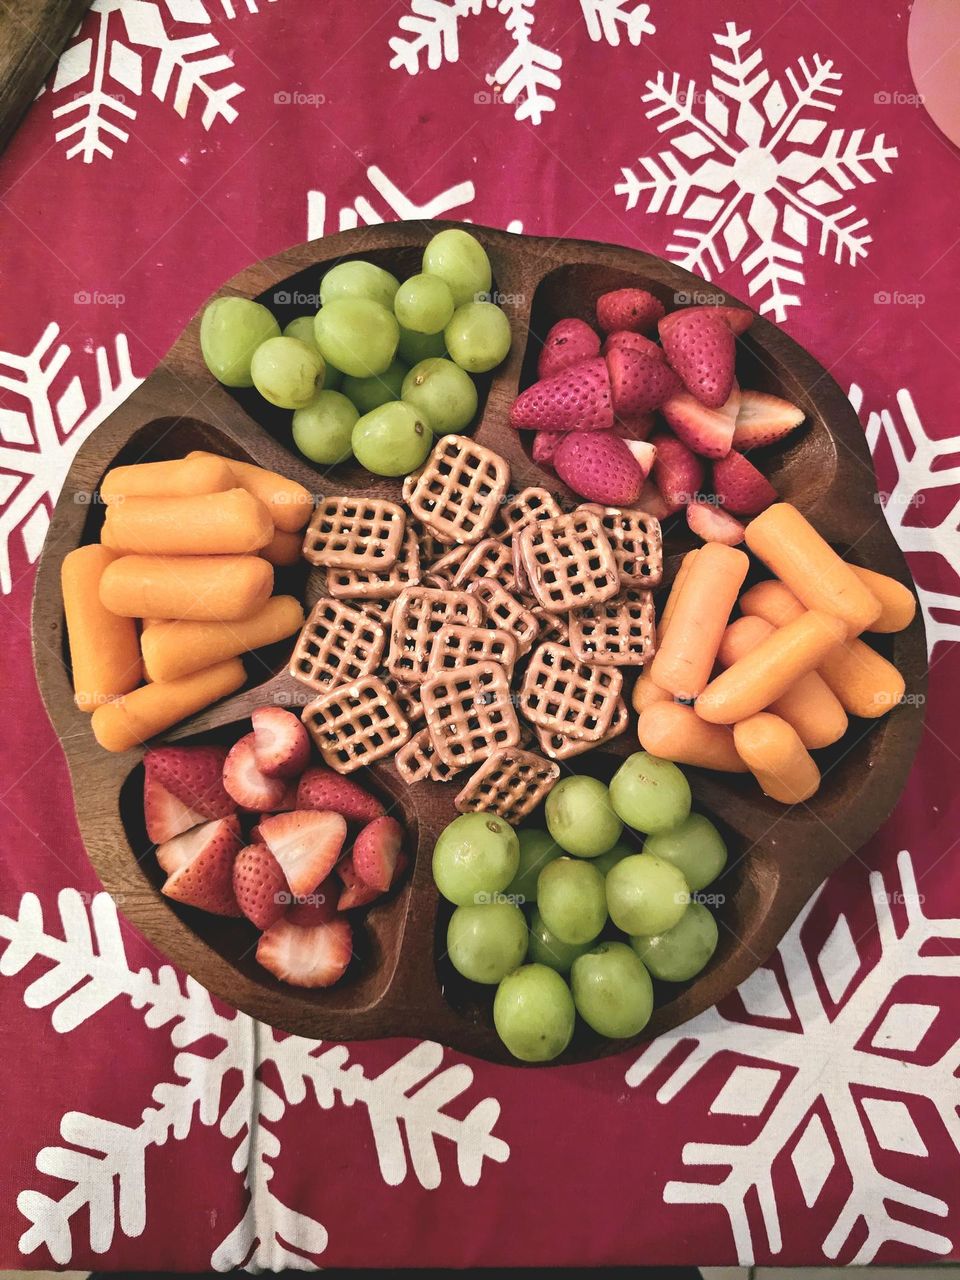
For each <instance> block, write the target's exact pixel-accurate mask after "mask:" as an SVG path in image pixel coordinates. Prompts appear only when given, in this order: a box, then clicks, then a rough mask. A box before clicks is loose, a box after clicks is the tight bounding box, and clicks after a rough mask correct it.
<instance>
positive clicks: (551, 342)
mask: <svg viewBox="0 0 960 1280" xmlns="http://www.w3.org/2000/svg"><path fill="white" fill-rule="evenodd" d="M599 350H600V339H599V337H598V336H597V334H595V333H594V331H593V330H592V329H591V328H590V326H589V325H588V324H587V323H586V321H584V320H576V319H574V318H573V317H570V318H569V319H567V320H558V321H557V323H556V324H555V325H554V326H553V327H552V329H550V331H549V332H548V333H547V336H546V337H545V338H544V340H543V349H542V350H541V352H540V357H539V359H538V360H537V377H538V378H552V377H553V376H554V375H555V374H558V373H560V372H561V371H562V370H563V369H569V368H570V367H572V366H573V365H575V364H581V363H582V362H583V361H584V360H589V359H590V358H591V356H595V355H597V353H598V352H599Z"/></svg>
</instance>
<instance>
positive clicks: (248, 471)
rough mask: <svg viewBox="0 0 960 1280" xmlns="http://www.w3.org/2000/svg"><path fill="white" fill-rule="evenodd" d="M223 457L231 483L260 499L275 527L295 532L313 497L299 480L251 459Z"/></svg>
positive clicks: (194, 455)
mask: <svg viewBox="0 0 960 1280" xmlns="http://www.w3.org/2000/svg"><path fill="white" fill-rule="evenodd" d="M189 456H190V457H191V458H197V457H202V458H205V457H209V456H210V455H209V454H205V453H191V454H190V455H189ZM214 456H216V455H214ZM226 461H227V465H228V466H229V467H230V470H231V471H232V472H233V475H234V481H235V483H236V484H239V485H241V486H242V487H243V488H244V489H246V490H247V492H248V493H252V494H253V496H254V497H255V498H259V499H260V501H261V502H262V503H263V504H264V506H265V507H266V508H267V509H268V510H269V512H270V519H271V520H272V521H273V523H274V524H275V525H276V526H277V528H278V529H282V530H283V531H284V532H285V533H296V532H297V530H298V529H302V528H303V526H304V525H305V524H306V523H307V521H308V520H309V519H310V517H311V515H312V514H313V498H312V496H311V494H310V492H309V490H307V489H305V488H304V487H303V485H302V484H297V482H296V480H288V479H287V477H286V476H282V475H279V474H278V473H277V472H276V471H267V470H266V468H265V467H256V466H254V465H253V463H252V462H238V461H237V460H236V459H235V458H228V459H227V460H226Z"/></svg>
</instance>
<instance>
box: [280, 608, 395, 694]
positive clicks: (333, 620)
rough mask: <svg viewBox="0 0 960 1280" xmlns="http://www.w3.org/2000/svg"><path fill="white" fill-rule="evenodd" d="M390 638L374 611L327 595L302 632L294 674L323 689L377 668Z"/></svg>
mask: <svg viewBox="0 0 960 1280" xmlns="http://www.w3.org/2000/svg"><path fill="white" fill-rule="evenodd" d="M386 642H387V633H386V628H385V627H384V625H383V623H382V622H381V621H379V620H378V619H375V617H374V615H373V614H371V613H369V612H368V611H367V610H365V609H362V608H361V609H356V608H354V606H353V605H351V604H347V602H346V601H345V600H330V599H328V598H327V597H323V598H321V599H320V600H318V601H317V603H316V604H315V605H314V606H313V608H312V609H311V611H310V616H309V617H308V618H307V621H306V622H305V623H304V627H303V630H302V631H301V632H300V637H299V639H298V640H297V643H296V646H295V647H294V650H293V656H292V658H291V659H290V674H291V675H292V676H294V677H295V678H296V679H297V680H300V681H301V682H302V683H303V684H305V685H308V686H309V687H310V688H311V689H315V690H316V691H317V692H318V693H322V692H324V691H325V690H327V689H329V688H330V687H331V686H332V685H336V684H343V683H344V682H345V681H348V680H357V679H359V678H360V677H361V676H366V675H370V674H371V673H372V672H374V671H376V669H377V667H378V666H379V665H380V659H381V657H382V656H383V650H384V646H385V645H386Z"/></svg>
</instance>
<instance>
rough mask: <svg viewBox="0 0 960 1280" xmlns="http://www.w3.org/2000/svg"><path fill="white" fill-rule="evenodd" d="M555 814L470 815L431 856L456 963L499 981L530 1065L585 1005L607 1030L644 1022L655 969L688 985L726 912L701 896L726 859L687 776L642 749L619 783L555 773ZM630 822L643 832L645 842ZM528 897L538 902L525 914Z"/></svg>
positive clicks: (501, 1002)
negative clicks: (450, 909)
mask: <svg viewBox="0 0 960 1280" xmlns="http://www.w3.org/2000/svg"><path fill="white" fill-rule="evenodd" d="M546 824H547V829H546V830H545V831H544V830H542V829H539V828H521V829H520V830H519V831H514V830H513V828H512V827H510V826H508V825H507V823H506V822H504V821H503V819H502V818H499V817H497V815H496V814H492V813H469V814H464V815H463V816H462V817H459V818H456V819H455V820H454V821H453V822H451V823H450V825H449V826H448V827H446V828H445V830H444V831H442V832H441V834H440V838H439V839H438V841H437V844H436V847H435V849H434V852H433V876H434V880H435V881H436V885H437V888H438V889H439V891H440V893H441V894H443V896H444V897H445V898H447V899H448V900H449V901H450V902H452V903H454V905H455V906H456V910H455V911H454V913H453V915H452V916H451V917H450V923H449V926H448V929H447V951H448V954H449V957H450V961H451V963H452V964H453V967H454V968H455V969H456V970H457V972H458V973H461V974H462V975H463V976H464V977H465V978H468V979H470V980H471V981H472V982H479V983H484V984H487V985H496V986H497V992H496V996H495V998H494V1002H493V1018H494V1023H495V1025H496V1028H497V1033H498V1034H499V1036H500V1039H501V1040H502V1041H503V1043H504V1044H505V1045H506V1047H507V1049H508V1050H509V1051H510V1053H512V1054H513V1055H514V1057H516V1058H520V1059H522V1060H523V1061H524V1062H548V1061H549V1060H550V1059H551V1058H555V1057H557V1055H558V1054H561V1053H562V1052H563V1051H564V1049H565V1048H566V1047H567V1045H568V1044H569V1043H570V1039H571V1037H572V1035H573V1031H574V1025H575V1021H576V1015H577V1014H578V1013H579V1015H580V1017H581V1018H582V1019H583V1020H584V1022H586V1023H587V1025H588V1026H590V1027H592V1028H593V1030H594V1031H596V1032H597V1033H598V1034H599V1035H602V1036H609V1037H612V1038H615V1039H620V1038H624V1037H627V1036H634V1035H637V1034H638V1033H639V1032H640V1031H642V1030H643V1028H644V1027H645V1026H646V1024H647V1022H648V1021H649V1018H650V1015H651V1013H652V1012H653V983H652V981H651V976H652V977H653V978H657V979H659V980H661V981H664V982H686V981H688V980H689V979H690V978H693V977H694V976H695V975H696V974H698V973H699V972H700V971H701V969H703V968H704V966H705V965H706V964H707V962H708V961H709V959H710V957H711V956H712V955H713V953H714V950H715V949H716V945H717V936H718V934H717V922H716V920H715V919H714V917H713V915H712V913H711V912H710V910H709V908H708V907H707V906H706V905H705V904H704V903H703V902H701V901H698V900H697V898H696V896H695V895H696V894H698V893H700V892H701V891H702V890H703V889H705V888H706V887H707V886H708V885H709V884H710V883H711V881H713V880H714V879H716V877H717V876H718V875H719V874H720V872H721V871H722V870H723V868H724V866H725V865H726V861H727V849H726V845H725V843H724V841H723V838H722V836H721V835H720V833H719V831H717V829H716V827H715V826H714V825H713V823H712V822H710V820H709V819H708V818H705V817H704V816H703V815H702V814H698V813H691V812H690V787H689V785H688V783H687V780H686V778H685V777H684V776H683V773H682V772H681V771H680V770H679V769H678V768H677V766H676V765H675V764H671V763H670V762H669V761H667V760H660V759H658V758H657V757H655V756H650V755H647V753H646V752H644V751H638V752H637V753H636V754H635V755H632V756H630V757H629V759H627V760H625V761H624V763H623V764H622V765H621V766H620V768H619V769H618V771H617V773H616V774H615V775H614V777H613V779H612V781H611V783H610V786H609V787H607V786H605V785H604V784H603V783H602V782H600V781H599V780H598V779H596V778H590V777H584V776H577V777H568V778H565V779H564V780H563V781H562V782H559V783H558V784H557V785H556V786H555V787H554V789H553V790H552V791H551V793H550V795H549V796H548V797H547V803H546ZM625 825H626V826H628V827H631V828H633V830H634V831H639V832H642V833H644V835H645V839H644V841H643V845H642V852H640V853H637V852H636V848H637V844H638V842H637V841H636V840H634V841H632V842H628V841H625V840H624V839H623V829H624V826H625ZM521 906H532V908H533V910H532V912H531V914H530V917H529V920H528V919H527V917H526V915H525V914H524V912H523V911H522V910H521Z"/></svg>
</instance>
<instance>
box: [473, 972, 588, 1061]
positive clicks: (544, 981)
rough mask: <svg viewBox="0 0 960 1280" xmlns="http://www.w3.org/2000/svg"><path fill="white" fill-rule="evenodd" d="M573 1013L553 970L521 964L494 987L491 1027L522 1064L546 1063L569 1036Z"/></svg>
mask: <svg viewBox="0 0 960 1280" xmlns="http://www.w3.org/2000/svg"><path fill="white" fill-rule="evenodd" d="M575 1021H576V1010H575V1009H574V1007H573V996H572V995H571V994H570V988H569V987H568V986H567V984H566V983H565V982H564V980H563V978H561V977H560V975H559V973H556V972H555V971H554V970H553V969H549V968H547V966H546V965H543V964H525V965H522V966H521V967H520V968H519V969H514V971H513V973H511V974H508V975H507V977H505V978H504V980H503V981H502V982H501V983H500V985H499V987H497V994H496V996H494V1000H493V1024H494V1026H495V1027H496V1028H497V1035H498V1036H499V1037H500V1039H501V1040H502V1041H503V1043H504V1044H505V1045H506V1047H507V1049H508V1050H509V1051H510V1053H512V1054H513V1056H514V1057H515V1058H519V1059H520V1060H521V1061H522V1062H549V1061H550V1060H551V1059H552V1058H556V1057H557V1056H558V1055H559V1054H561V1053H563V1051H564V1049H565V1048H566V1047H567V1045H568V1044H569V1043H570V1040H571V1038H572V1037H573V1028H574V1023H575Z"/></svg>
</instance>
